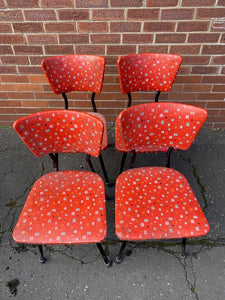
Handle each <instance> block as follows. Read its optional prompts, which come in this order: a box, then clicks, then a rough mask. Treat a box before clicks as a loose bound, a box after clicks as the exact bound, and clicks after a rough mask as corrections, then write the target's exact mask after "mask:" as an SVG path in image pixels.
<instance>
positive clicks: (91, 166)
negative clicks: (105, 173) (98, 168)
mask: <svg viewBox="0 0 225 300" xmlns="http://www.w3.org/2000/svg"><path fill="white" fill-rule="evenodd" d="M86 161H87V163H88V167H89V169H90V170H91V172H94V173H95V169H94V167H93V165H92V162H91V156H90V154H87V155H86Z"/></svg>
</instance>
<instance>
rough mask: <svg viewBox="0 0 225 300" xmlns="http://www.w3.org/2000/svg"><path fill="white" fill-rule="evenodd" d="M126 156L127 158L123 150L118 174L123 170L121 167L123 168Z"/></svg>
mask: <svg viewBox="0 0 225 300" xmlns="http://www.w3.org/2000/svg"><path fill="white" fill-rule="evenodd" d="M126 158H127V153H126V152H124V153H123V156H122V160H121V164H120V173H119V174H121V173H122V172H123V168H124V165H125V161H126Z"/></svg>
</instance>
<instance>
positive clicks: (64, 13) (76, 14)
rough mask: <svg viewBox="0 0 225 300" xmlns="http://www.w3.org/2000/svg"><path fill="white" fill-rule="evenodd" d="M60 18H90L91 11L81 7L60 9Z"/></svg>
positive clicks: (70, 19)
mask: <svg viewBox="0 0 225 300" xmlns="http://www.w3.org/2000/svg"><path fill="white" fill-rule="evenodd" d="M58 16H59V20H69V21H72V20H75V21H76V20H89V11H88V10H85V9H83V10H81V9H59V10H58Z"/></svg>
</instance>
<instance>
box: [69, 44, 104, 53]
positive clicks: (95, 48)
mask: <svg viewBox="0 0 225 300" xmlns="http://www.w3.org/2000/svg"><path fill="white" fill-rule="evenodd" d="M75 48H76V53H77V54H94V55H104V54H105V46H104V45H83V46H80V45H76V46H75Z"/></svg>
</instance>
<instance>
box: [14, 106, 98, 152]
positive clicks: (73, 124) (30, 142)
mask: <svg viewBox="0 0 225 300" xmlns="http://www.w3.org/2000/svg"><path fill="white" fill-rule="evenodd" d="M13 127H14V129H15V131H16V132H17V133H18V135H19V136H20V137H21V138H22V140H23V141H24V143H25V144H26V145H27V146H28V148H29V149H30V150H31V151H32V152H33V154H34V155H36V156H43V155H45V154H49V153H60V152H69V153H72V152H82V153H87V154H90V155H92V156H95V157H98V156H99V154H100V149H101V143H102V135H103V122H102V121H101V120H100V119H98V118H96V117H95V116H93V115H90V114H88V113H85V112H78V111H70V110H53V111H45V112H40V113H36V114H32V115H29V116H27V117H23V118H21V119H19V120H17V121H15V122H14V124H13Z"/></svg>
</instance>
